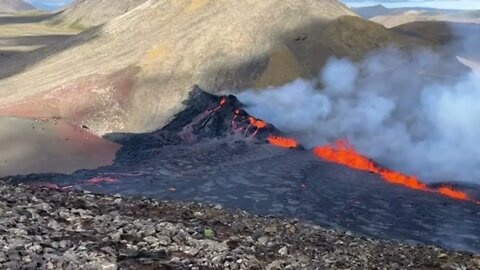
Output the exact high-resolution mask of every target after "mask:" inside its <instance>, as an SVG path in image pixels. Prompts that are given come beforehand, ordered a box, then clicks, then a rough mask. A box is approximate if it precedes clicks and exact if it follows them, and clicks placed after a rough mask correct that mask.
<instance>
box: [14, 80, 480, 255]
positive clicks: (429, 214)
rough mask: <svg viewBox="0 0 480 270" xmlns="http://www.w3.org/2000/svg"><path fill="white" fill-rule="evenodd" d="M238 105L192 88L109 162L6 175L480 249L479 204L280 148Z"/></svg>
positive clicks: (122, 137)
mask: <svg viewBox="0 0 480 270" xmlns="http://www.w3.org/2000/svg"><path fill="white" fill-rule="evenodd" d="M241 107H242V104H241V103H240V102H239V101H238V100H237V99H236V98H235V97H234V96H228V97H227V96H225V97H216V96H212V95H209V94H206V93H205V92H203V91H201V90H199V89H195V90H193V91H192V94H191V97H190V99H189V100H188V101H186V109H185V110H184V111H183V112H181V113H179V114H178V115H177V116H176V117H175V119H173V120H172V122H171V123H170V124H168V125H167V126H165V127H164V128H162V129H160V130H158V131H155V132H152V133H148V134H111V135H109V136H107V138H109V139H110V140H113V141H115V142H119V143H121V144H122V145H123V148H122V149H121V150H120V151H119V152H118V154H117V158H116V160H115V162H114V164H113V165H112V166H107V167H102V168H99V169H95V170H81V171H77V172H76V173H74V174H72V175H60V174H33V175H26V176H15V177H9V178H7V180H9V181H12V182H14V183H26V184H31V185H35V186H49V187H53V188H58V189H63V190H70V189H82V190H88V191H93V192H99V193H107V194H117V193H119V194H122V195H133V196H146V197H150V198H155V199H161V200H174V201H189V202H190V201H194V202H204V203H220V204H222V205H224V206H225V207H227V208H233V209H236V208H240V209H243V210H246V211H249V212H251V213H254V214H261V215H275V216H279V217H287V218H299V219H301V220H304V221H307V222H311V223H315V224H319V225H323V226H328V227H334V228H340V229H345V230H350V231H353V232H356V233H362V234H366V235H369V236H375V237H381V238H385V239H392V240H400V241H405V242H409V243H424V244H434V245H439V246H442V247H444V248H447V249H455V250H466V251H473V252H475V253H479V252H480V205H478V204H475V203H472V202H468V201H459V200H453V199H450V198H447V197H442V196H440V195H438V194H435V193H429V192H423V191H416V190H411V189H407V188H405V187H401V186H396V185H392V184H388V183H386V182H384V181H382V180H381V178H380V177H379V176H377V175H375V174H371V173H367V172H361V171H356V170H352V169H348V168H346V167H343V166H340V165H337V164H333V163H330V162H325V161H322V160H321V159H319V158H318V157H316V156H314V155H313V154H312V153H311V152H310V151H307V150H305V149H303V148H302V147H301V146H293V145H291V146H292V147H290V148H282V147H276V146H274V145H272V144H269V143H268V142H269V138H272V136H274V137H273V138H277V137H275V136H281V135H282V134H281V132H280V131H278V130H277V129H275V127H274V126H272V125H269V124H267V123H264V122H263V121H261V120H258V119H255V118H252V117H250V116H249V115H248V114H247V113H246V112H245V111H243V110H241ZM285 143H286V145H287V146H288V142H285V141H280V144H283V145H285ZM470 192H473V193H474V192H478V191H475V190H470ZM473 193H471V194H473ZM473 195H474V196H475V194H473ZM476 195H478V194H476Z"/></svg>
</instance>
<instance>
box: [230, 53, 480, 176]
mask: <svg viewBox="0 0 480 270" xmlns="http://www.w3.org/2000/svg"><path fill="white" fill-rule="evenodd" d="M395 55H396V54H394V53H393V54H392V53H390V52H379V53H378V54H376V55H373V56H371V57H370V58H368V59H366V60H365V62H362V63H352V62H350V61H348V60H345V59H331V60H330V61H329V63H327V65H326V67H325V69H324V70H323V72H322V74H321V75H320V76H319V77H318V78H316V79H313V80H303V79H300V80H297V81H294V82H292V83H289V84H287V85H285V86H282V87H278V88H272V89H264V90H256V91H245V92H242V93H240V94H238V98H239V99H240V100H241V101H242V102H243V103H244V104H246V107H245V108H246V110H248V112H249V113H250V114H252V115H254V116H255V117H258V118H260V119H263V120H264V121H267V122H269V123H272V124H273V125H275V126H276V127H277V128H278V129H279V130H282V131H284V132H285V133H286V134H289V136H292V137H294V138H296V139H298V140H299V142H300V143H301V144H302V145H304V146H306V147H309V148H313V147H315V146H318V145H327V144H330V143H333V142H335V141H336V140H337V139H339V138H347V139H348V141H349V142H350V143H351V144H352V145H354V146H355V149H356V150H357V151H358V152H360V153H362V154H364V155H366V156H368V157H370V158H372V159H373V160H375V161H377V162H379V163H380V164H382V165H383V166H385V167H388V168H392V169H395V170H397V171H402V172H405V173H406V174H408V175H416V176H418V177H419V178H421V179H423V180H424V181H426V182H427V183H436V182H437V183H438V182H446V181H455V182H468V183H469V184H473V185H480V159H479V158H478V157H479V156H480V146H479V142H478V138H480V106H478V100H480V75H478V74H474V73H466V74H464V75H463V76H460V77H455V78H453V77H448V76H447V75H445V77H438V76H434V75H432V74H430V71H431V69H433V68H434V67H431V63H430V60H431V59H432V58H436V57H437V56H435V55H434V54H431V53H419V55H416V56H415V57H413V60H412V61H414V63H412V64H410V63H406V64H403V62H402V59H401V58H400V56H398V58H399V59H398V61H397V62H398V63H400V66H398V65H397V66H396V65H393V64H392V65H389V64H388V63H386V62H385V61H386V60H385V59H388V60H389V61H393V62H395V57H396V56H395ZM431 62H433V63H437V62H438V61H437V62H436V61H433V60H432V61H431Z"/></svg>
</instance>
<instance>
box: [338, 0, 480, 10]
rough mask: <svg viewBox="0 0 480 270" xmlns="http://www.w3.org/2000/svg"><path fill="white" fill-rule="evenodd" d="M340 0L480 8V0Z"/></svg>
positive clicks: (363, 3)
mask: <svg viewBox="0 0 480 270" xmlns="http://www.w3.org/2000/svg"><path fill="white" fill-rule="evenodd" d="M342 2H344V3H345V4H347V5H349V6H353V7H359V6H372V5H377V4H382V5H384V6H386V7H429V8H442V9H480V0H376V1H374V0H342Z"/></svg>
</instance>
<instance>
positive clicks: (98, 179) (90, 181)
mask: <svg viewBox="0 0 480 270" xmlns="http://www.w3.org/2000/svg"><path fill="white" fill-rule="evenodd" d="M116 182H118V179H115V178H112V177H99V176H97V177H94V178H90V179H88V180H85V183H86V184H90V185H99V184H101V183H116Z"/></svg>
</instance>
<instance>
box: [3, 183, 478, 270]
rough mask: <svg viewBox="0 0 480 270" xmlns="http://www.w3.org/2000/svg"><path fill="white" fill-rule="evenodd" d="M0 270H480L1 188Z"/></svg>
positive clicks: (375, 243) (278, 228) (355, 243)
mask: <svg viewBox="0 0 480 270" xmlns="http://www.w3.org/2000/svg"><path fill="white" fill-rule="evenodd" d="M0 269H480V256H479V255H474V254H470V253H461V252H452V251H446V250H442V249H439V248H436V247H429V246H412V245H407V244H398V243H391V242H387V241H383V240H376V239H371V238H367V237H362V236H357V235H352V234H351V233H348V232H341V231H337V230H329V229H324V228H321V227H318V226H312V225H307V224H303V223H300V222H298V221H296V220H280V219H276V218H265V217H258V216H252V215H249V214H247V213H245V212H239V211H226V210H224V209H222V207H220V206H212V205H201V204H194V203H175V202H160V201H153V200H150V199H144V198H127V197H121V196H104V195H95V194H91V193H85V192H73V191H72V192H65V191H64V192H59V191H56V190H49V189H39V188H30V187H26V186H14V185H10V184H7V183H5V182H0Z"/></svg>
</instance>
